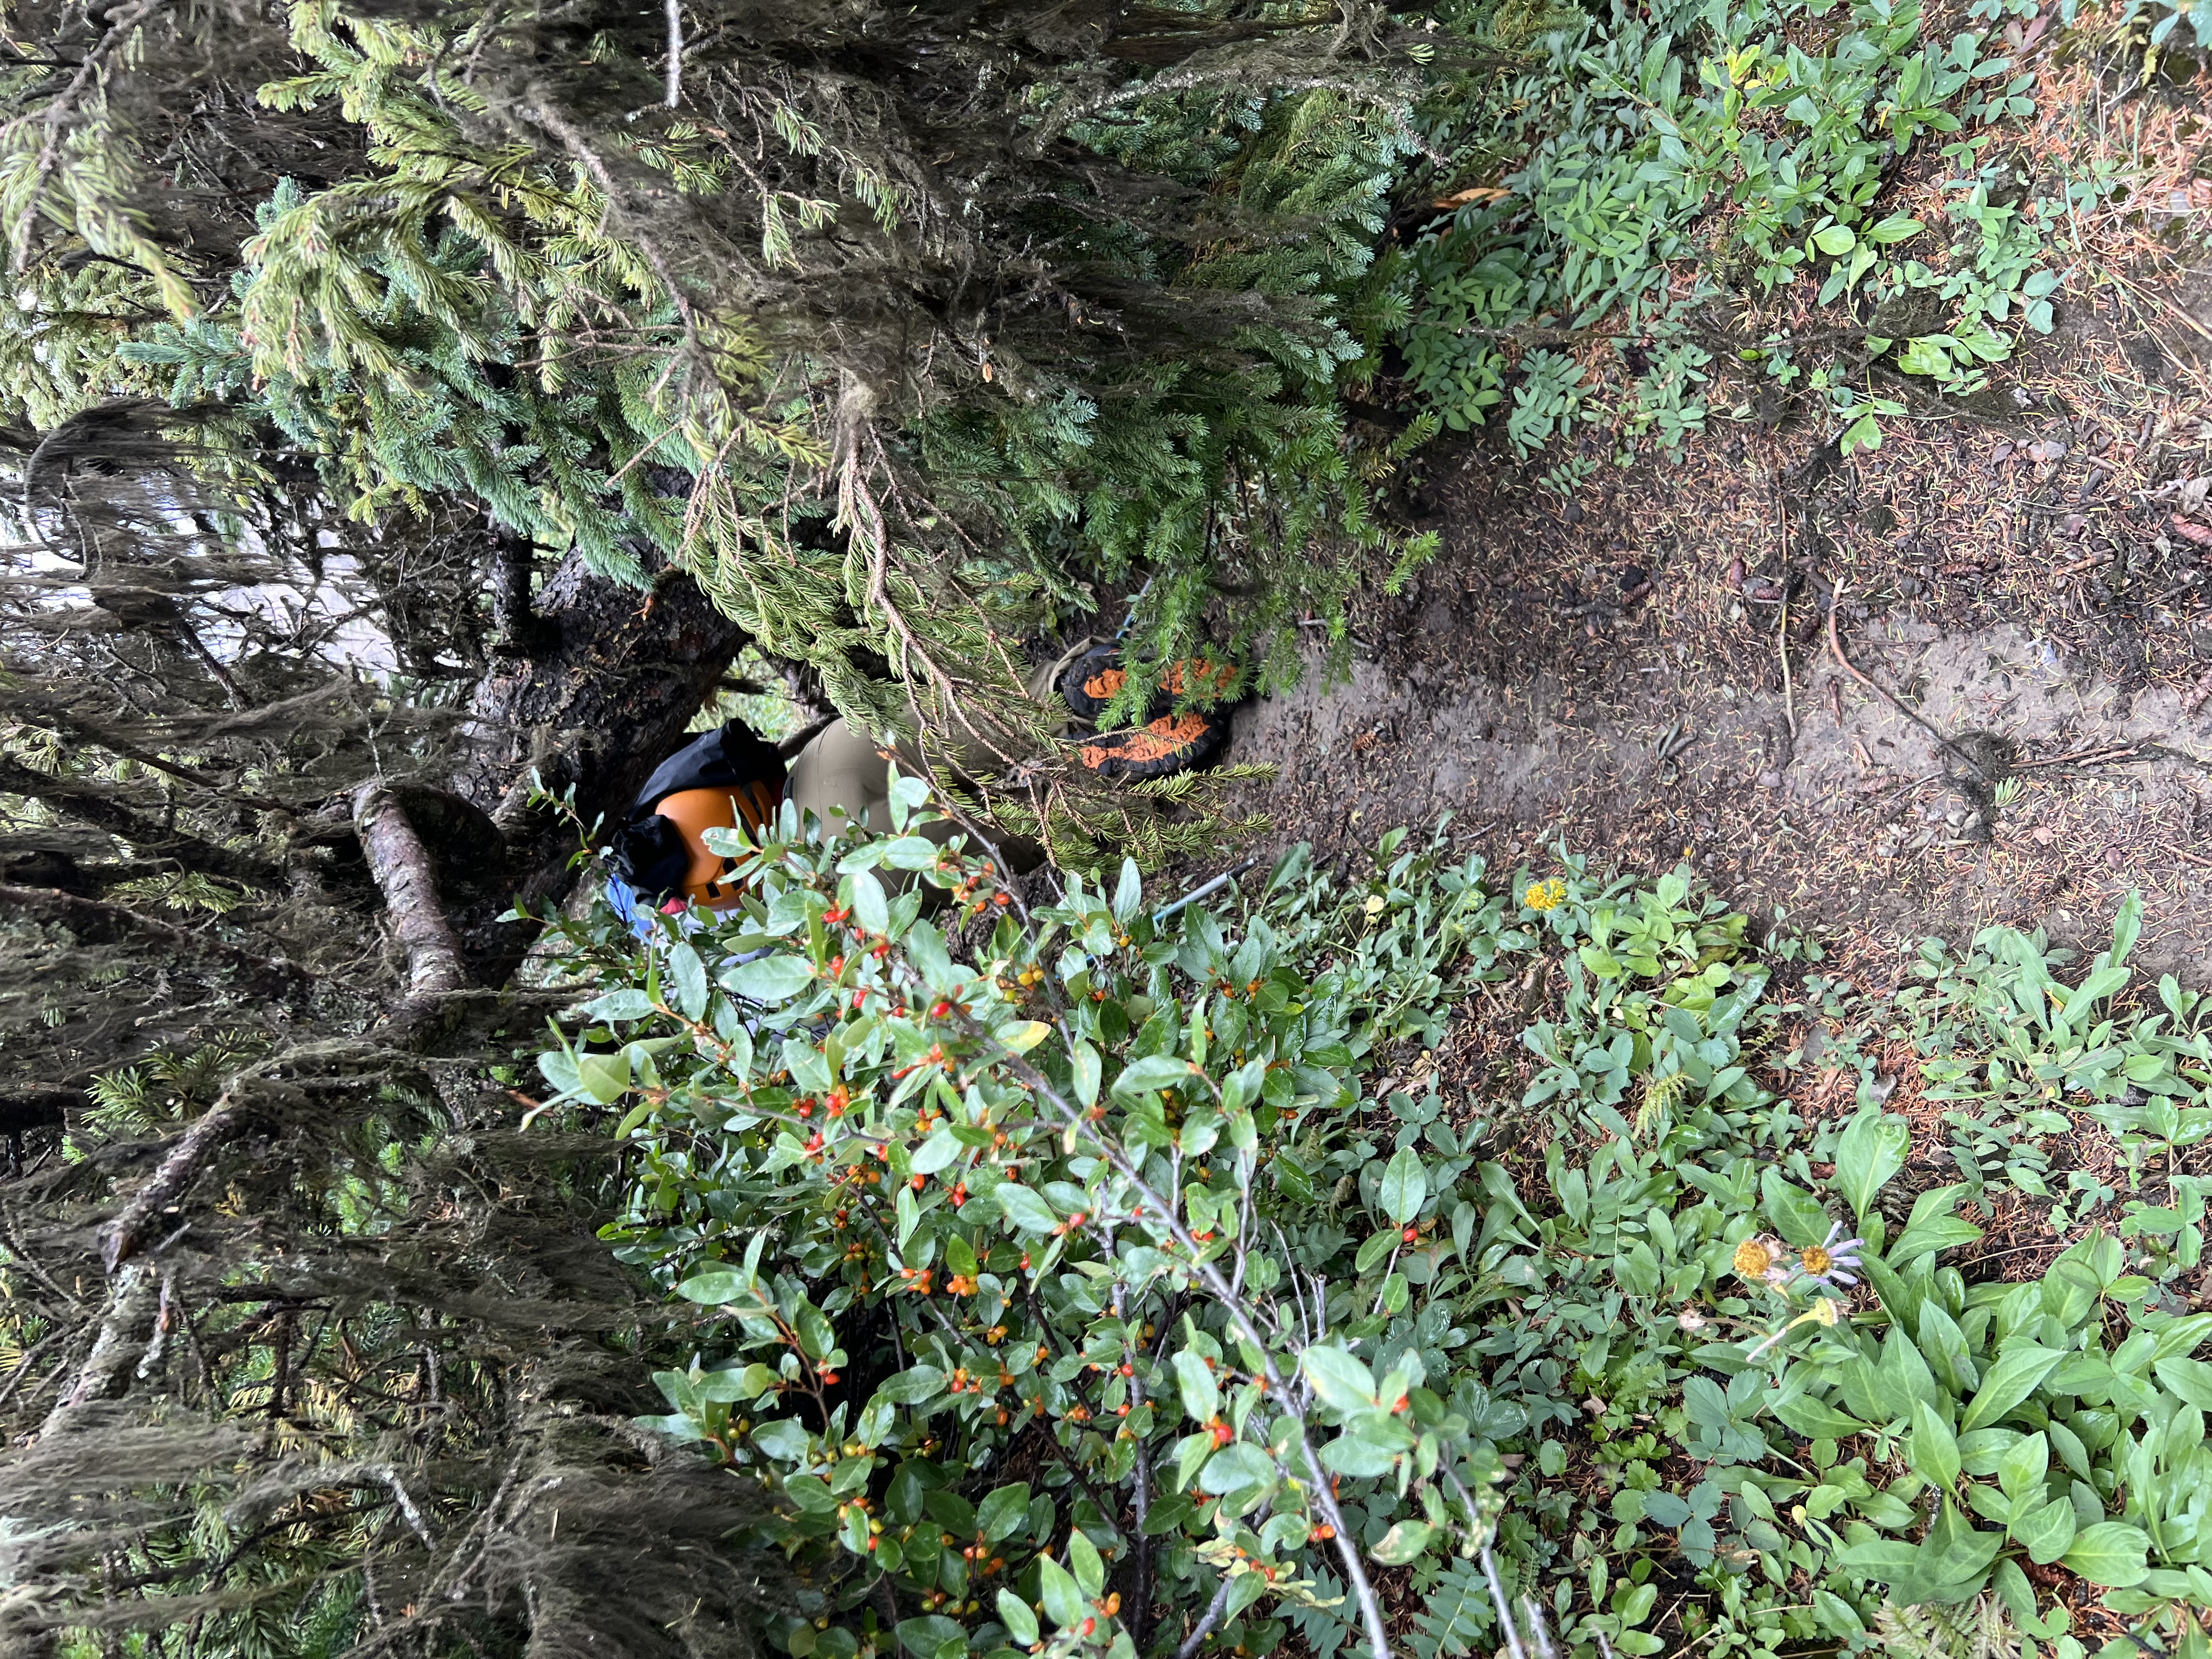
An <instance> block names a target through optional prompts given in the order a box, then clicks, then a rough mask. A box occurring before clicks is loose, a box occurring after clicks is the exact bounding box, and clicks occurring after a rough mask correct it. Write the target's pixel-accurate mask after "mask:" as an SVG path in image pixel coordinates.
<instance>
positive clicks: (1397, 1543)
mask: <svg viewBox="0 0 2212 1659" xmlns="http://www.w3.org/2000/svg"><path fill="white" fill-rule="evenodd" d="M1436 1535H1437V1529H1436V1528H1434V1527H1432V1526H1431V1525H1430V1524H1429V1523H1428V1522H1425V1521H1401V1522H1398V1523H1397V1524H1396V1525H1395V1526H1394V1527H1392V1528H1390V1530H1389V1531H1388V1532H1386V1533H1384V1534H1383V1541H1382V1542H1381V1543H1379V1544H1377V1545H1376V1546H1375V1547H1374V1548H1372V1549H1371V1550H1370V1551H1369V1552H1368V1553H1369V1554H1370V1555H1372V1556H1373V1557H1374V1558H1375V1559H1376V1560H1377V1561H1380V1562H1381V1563H1382V1564H1383V1565H1384V1566H1386V1567H1402V1566H1404V1565H1406V1564H1407V1562H1409V1561H1413V1560H1418V1559H1419V1558H1420V1554H1421V1552H1422V1551H1424V1550H1425V1549H1427V1548H1428V1547H1429V1540H1431V1538H1433V1537H1435V1536H1436Z"/></svg>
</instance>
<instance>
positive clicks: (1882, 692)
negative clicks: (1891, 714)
mask: <svg viewBox="0 0 2212 1659" xmlns="http://www.w3.org/2000/svg"><path fill="white" fill-rule="evenodd" d="M1843 605H1844V589H1843V587H1842V586H1841V585H1840V584H1838V586H1837V588H1836V592H1835V594H1834V597H1832V599H1830V600H1829V601H1828V653H1829V654H1830V655H1831V656H1832V657H1834V658H1835V659H1836V665H1837V666H1838V667H1839V668H1841V669H1842V670H1843V671H1844V672H1845V673H1846V674H1849V675H1850V677H1851V678H1853V679H1855V680H1857V682H1858V683H1859V684H1861V685H1863V686H1864V687H1866V689H1867V690H1869V691H1871V692H1873V693H1874V694H1875V696H1878V697H1880V698H1881V700H1882V701H1883V702H1886V703H1887V704H1888V705H1889V706H1890V707H1891V708H1894V709H1895V710H1897V712H1898V713H1899V714H1902V715H1904V716H1905V719H1907V720H1911V722H1912V723H1913V724H1914V725H1915V726H1918V727H1919V728H1920V729H1921V730H1922V731H1923V732H1926V733H1927V734H1928V735H1929V737H1931V738H1935V739H1936V743H1937V744H1940V745H1941V746H1942V748H1943V749H1944V750H1947V751H1948V753H1950V754H1951V755H1952V756H1953V757H1955V758H1956V759H1957V760H1958V762H1959V763H1960V765H1962V766H1964V767H1965V768H1966V769H1967V770H1968V771H1969V772H1972V774H1973V775H1975V776H1976V777H1977V778H1979V779H1980V780H1981V781H1983V782H1984V783H1987V782H1989V781H1990V775H1989V774H1988V773H1987V772H1985V771H1984V770H1983V769H1982V768H1981V765H1980V764H1979V763H1978V762H1977V761H1976V760H1975V759H1974V757H1972V755H1969V754H1968V753H1967V752H1966V750H1963V749H1961V748H1960V747H1959V745H1958V744H1955V743H1954V742H1952V741H1951V739H1950V738H1947V737H1945V736H1944V735H1943V734H1942V732H1939V731H1937V730H1936V728H1935V727H1934V726H1931V725H1929V723H1928V722H1927V721H1926V720H1923V719H1922V718H1921V717H1920V716H1919V715H1917V714H1914V713H1913V712H1912V710H1911V709H1910V708H1906V707H1905V705H1904V704H1903V703H1902V702H1899V701H1898V699H1897V698H1896V696H1894V695H1893V694H1892V693H1891V692H1890V691H1889V690H1887V688H1886V687H1884V686H1881V685H1878V684H1875V682H1874V681H1873V680H1871V679H1869V678H1867V677H1866V676H1865V675H1864V674H1863V673H1861V672H1860V671H1859V670H1858V668H1857V665H1855V664H1854V663H1853V662H1852V661H1851V659H1850V658H1849V657H1847V656H1845V655H1844V642H1843V641H1842V640H1841V639H1839V638H1838V637H1837V635H1836V613H1837V612H1838V611H1840V610H1842V609H1843Z"/></svg>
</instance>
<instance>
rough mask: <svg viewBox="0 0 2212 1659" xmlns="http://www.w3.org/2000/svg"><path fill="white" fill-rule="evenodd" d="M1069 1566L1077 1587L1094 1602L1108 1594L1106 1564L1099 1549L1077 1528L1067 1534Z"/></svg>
mask: <svg viewBox="0 0 2212 1659" xmlns="http://www.w3.org/2000/svg"><path fill="white" fill-rule="evenodd" d="M1067 1565H1068V1567H1069V1570H1070V1571H1073V1573H1074V1574H1075V1587H1076V1589H1079V1590H1081V1591H1082V1592H1083V1593H1084V1595H1087V1596H1089V1597H1091V1599H1093V1600H1094V1601H1095V1600H1096V1599H1097V1597H1099V1596H1101V1595H1105V1594H1106V1563H1105V1562H1104V1561H1103V1560H1101V1559H1099V1555H1098V1547H1097V1545H1096V1544H1094V1543H1092V1542H1091V1541H1090V1539H1089V1538H1087V1537H1085V1535H1084V1532H1083V1528H1080V1527H1077V1528H1073V1529H1072V1530H1070V1532H1069V1533H1068V1534H1067Z"/></svg>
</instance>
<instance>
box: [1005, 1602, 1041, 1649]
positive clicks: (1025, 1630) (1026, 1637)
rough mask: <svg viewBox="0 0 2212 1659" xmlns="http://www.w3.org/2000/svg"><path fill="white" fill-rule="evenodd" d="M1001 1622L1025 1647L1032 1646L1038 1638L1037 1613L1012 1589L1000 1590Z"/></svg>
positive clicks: (1009, 1633) (1008, 1632)
mask: <svg viewBox="0 0 2212 1659" xmlns="http://www.w3.org/2000/svg"><path fill="white" fill-rule="evenodd" d="M999 1622H1000V1624H1002V1625H1004V1626H1006V1633H1007V1634H1008V1635H1010V1636H1012V1638H1014V1640H1015V1641H1017V1642H1018V1643H1020V1644H1022V1645H1023V1646H1024V1647H1028V1646H1030V1644H1033V1643H1035V1642H1036V1639H1037V1633H1038V1632H1037V1620H1036V1613H1034V1612H1033V1611H1032V1610H1031V1609H1030V1604H1029V1603H1028V1602H1026V1601H1023V1600H1022V1598H1021V1597H1020V1596H1018V1595H1015V1594H1014V1593H1013V1591H1012V1590H1000V1592H999Z"/></svg>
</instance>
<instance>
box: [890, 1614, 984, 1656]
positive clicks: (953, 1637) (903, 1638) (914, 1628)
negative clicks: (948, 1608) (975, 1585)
mask: <svg viewBox="0 0 2212 1659" xmlns="http://www.w3.org/2000/svg"><path fill="white" fill-rule="evenodd" d="M967 1637H968V1632H966V1631H965V1630H963V1629H962V1628H961V1627H960V1626H958V1625H957V1624H956V1623H954V1622H953V1621H952V1620H950V1619H947V1618H945V1616H944V1615H943V1614H942V1613H929V1614H927V1615H926V1616H924V1617H922V1618H920V1619H902V1620H899V1623H898V1638H899V1644H900V1645H901V1646H902V1647H903V1648H905V1649H906V1650H907V1651H908V1653H911V1654H914V1655H915V1656H917V1659H937V1650H939V1648H941V1647H943V1646H944V1645H945V1644H946V1643H947V1642H960V1643H962V1644H965V1643H966V1641H967Z"/></svg>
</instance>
